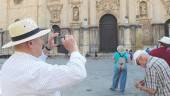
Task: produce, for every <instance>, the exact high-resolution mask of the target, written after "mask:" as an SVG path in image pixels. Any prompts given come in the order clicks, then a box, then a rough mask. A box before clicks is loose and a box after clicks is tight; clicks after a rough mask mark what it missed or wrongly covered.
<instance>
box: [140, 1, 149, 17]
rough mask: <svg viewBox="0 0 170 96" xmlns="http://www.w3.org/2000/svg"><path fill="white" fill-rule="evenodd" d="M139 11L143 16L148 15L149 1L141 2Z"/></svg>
mask: <svg viewBox="0 0 170 96" xmlns="http://www.w3.org/2000/svg"><path fill="white" fill-rule="evenodd" d="M139 11H140V16H141V17H143V16H147V3H146V2H145V1H142V2H140V4H139Z"/></svg>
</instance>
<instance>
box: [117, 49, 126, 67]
mask: <svg viewBox="0 0 170 96" xmlns="http://www.w3.org/2000/svg"><path fill="white" fill-rule="evenodd" d="M118 54H119V56H120V57H119V59H118V61H117V63H118V64H120V65H123V64H125V63H126V61H127V60H126V58H125V54H126V53H124V54H120V53H119V52H118Z"/></svg>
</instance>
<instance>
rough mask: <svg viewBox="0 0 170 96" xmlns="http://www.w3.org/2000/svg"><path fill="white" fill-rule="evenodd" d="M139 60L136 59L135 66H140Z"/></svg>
mask: <svg viewBox="0 0 170 96" xmlns="http://www.w3.org/2000/svg"><path fill="white" fill-rule="evenodd" d="M139 59H140V57H138V58H137V59H136V64H137V65H140V63H139Z"/></svg>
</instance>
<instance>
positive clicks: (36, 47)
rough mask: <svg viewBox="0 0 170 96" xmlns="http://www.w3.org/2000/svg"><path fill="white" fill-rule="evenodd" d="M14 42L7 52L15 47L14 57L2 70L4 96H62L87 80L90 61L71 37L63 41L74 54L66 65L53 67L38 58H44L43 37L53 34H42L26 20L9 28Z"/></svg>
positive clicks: (51, 44) (51, 41)
mask: <svg viewBox="0 0 170 96" xmlns="http://www.w3.org/2000/svg"><path fill="white" fill-rule="evenodd" d="M8 30H9V34H10V37H11V40H12V41H11V42H9V43H7V44H6V45H4V46H3V48H8V47H12V46H13V47H14V49H15V52H14V54H13V55H12V56H11V57H10V58H9V59H8V60H7V61H6V62H5V63H4V64H3V66H2V69H1V88H2V96H61V95H60V89H62V88H64V87H68V86H70V85H73V84H75V83H77V82H79V81H81V80H82V79H84V78H85V77H86V69H85V62H86V59H85V58H84V57H83V56H82V55H81V54H80V53H79V50H78V46H77V43H76V40H75V39H74V38H73V36H72V35H67V36H65V38H64V39H63V40H62V42H63V45H64V47H65V48H66V49H67V50H68V51H69V52H70V53H71V56H70V60H69V61H68V63H67V64H66V65H56V64H55V65H51V64H48V63H46V62H44V61H42V60H40V59H39V58H38V57H40V56H41V55H42V51H43V50H42V46H43V41H42V39H41V37H42V36H44V35H46V34H47V33H49V32H50V30H40V29H39V27H38V26H37V25H36V23H35V22H34V21H33V20H31V19H23V20H20V21H17V22H15V23H13V24H11V25H10V26H9V28H8ZM55 36H57V35H56V34H53V35H52V36H51V37H50V38H49V39H48V46H46V47H45V49H46V51H49V50H50V49H51V48H53V47H54V37H55Z"/></svg>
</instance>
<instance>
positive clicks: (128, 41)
mask: <svg viewBox="0 0 170 96" xmlns="http://www.w3.org/2000/svg"><path fill="white" fill-rule="evenodd" d="M130 35H131V34H130V29H129V25H125V29H124V46H125V48H126V49H131V36H130Z"/></svg>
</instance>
